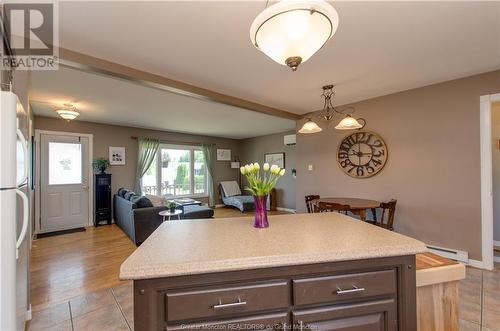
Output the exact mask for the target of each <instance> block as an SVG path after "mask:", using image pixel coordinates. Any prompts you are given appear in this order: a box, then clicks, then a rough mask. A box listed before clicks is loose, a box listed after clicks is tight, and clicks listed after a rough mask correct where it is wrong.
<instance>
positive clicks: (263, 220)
mask: <svg viewBox="0 0 500 331" xmlns="http://www.w3.org/2000/svg"><path fill="white" fill-rule="evenodd" d="M253 199H254V201H255V221H254V223H253V226H254V227H256V228H267V227H268V226H269V223H268V221H267V195H266V196H263V197H261V196H256V195H254V197H253Z"/></svg>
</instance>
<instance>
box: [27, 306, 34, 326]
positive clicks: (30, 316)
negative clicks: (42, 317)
mask: <svg viewBox="0 0 500 331" xmlns="http://www.w3.org/2000/svg"><path fill="white" fill-rule="evenodd" d="M32 318H33V316H32V314H31V304H30V305H29V307H28V310H26V317H25V321H26V322H27V321H31V319H32Z"/></svg>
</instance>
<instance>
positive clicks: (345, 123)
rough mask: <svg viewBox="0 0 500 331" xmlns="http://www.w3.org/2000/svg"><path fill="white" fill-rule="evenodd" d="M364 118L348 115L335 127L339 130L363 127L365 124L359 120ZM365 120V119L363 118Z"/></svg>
mask: <svg viewBox="0 0 500 331" xmlns="http://www.w3.org/2000/svg"><path fill="white" fill-rule="evenodd" d="M361 120H363V119H362V118H359V119H355V118H354V117H351V116H350V115H347V116H346V117H344V118H343V119H342V120H341V121H340V122H339V124H337V126H335V129H337V130H357V129H362V128H363V127H364V126H365V124H364V123H363V124H361V123H359V121H361ZM363 121H364V120H363Z"/></svg>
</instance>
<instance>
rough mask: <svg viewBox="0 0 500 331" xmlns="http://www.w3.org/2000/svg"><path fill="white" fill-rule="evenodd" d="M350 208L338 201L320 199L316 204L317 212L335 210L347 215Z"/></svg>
mask: <svg viewBox="0 0 500 331" xmlns="http://www.w3.org/2000/svg"><path fill="white" fill-rule="evenodd" d="M350 210H351V206H349V205H343V204H340V203H334V202H322V201H320V203H319V204H318V212H320V213H325V212H337V213H341V214H345V215H347V212H348V211H350Z"/></svg>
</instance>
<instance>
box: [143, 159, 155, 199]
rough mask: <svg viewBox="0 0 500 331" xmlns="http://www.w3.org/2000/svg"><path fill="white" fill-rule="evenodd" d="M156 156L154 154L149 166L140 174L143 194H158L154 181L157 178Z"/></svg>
mask: <svg viewBox="0 0 500 331" xmlns="http://www.w3.org/2000/svg"><path fill="white" fill-rule="evenodd" d="M156 168H157V156H155V158H154V160H153V162H151V165H150V166H149V169H148V171H146V174H145V175H144V176H142V192H143V193H144V194H151V195H158V186H157V183H156V179H157V175H156V174H157V171H156Z"/></svg>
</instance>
